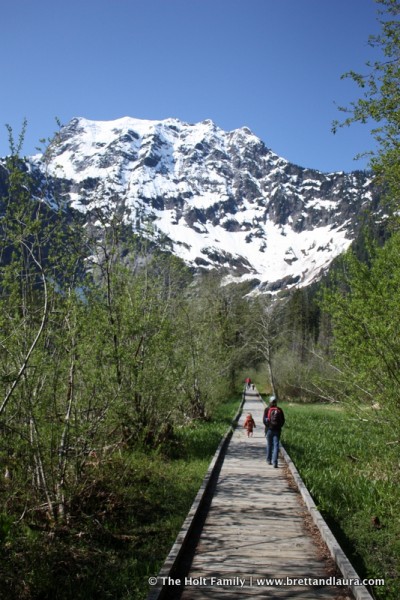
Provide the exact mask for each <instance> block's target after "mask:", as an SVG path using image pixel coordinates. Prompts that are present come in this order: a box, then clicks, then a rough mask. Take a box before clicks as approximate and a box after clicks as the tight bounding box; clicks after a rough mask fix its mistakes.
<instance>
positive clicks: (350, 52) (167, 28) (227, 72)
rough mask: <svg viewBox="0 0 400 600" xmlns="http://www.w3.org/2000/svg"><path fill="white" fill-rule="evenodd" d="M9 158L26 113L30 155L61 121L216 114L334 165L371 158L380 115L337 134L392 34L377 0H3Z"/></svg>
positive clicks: (0, 149) (0, 145)
mask: <svg viewBox="0 0 400 600" xmlns="http://www.w3.org/2000/svg"><path fill="white" fill-rule="evenodd" d="M0 8H1V13H0V14H1V25H0V32H1V35H0V56H1V83H2V86H1V87H2V90H1V93H0V155H1V156H4V155H5V154H7V152H8V140H7V136H8V134H7V129H6V127H5V124H6V123H8V124H10V125H11V126H12V128H13V130H14V132H15V135H16V136H17V135H18V133H19V131H20V127H21V123H22V121H23V119H24V117H26V118H27V120H28V130H27V134H26V137H25V144H24V147H23V153H24V154H33V153H35V152H36V149H35V148H36V147H37V146H38V145H39V140H40V139H41V138H48V137H51V136H52V134H53V133H54V132H55V130H56V127H57V126H56V118H59V119H60V120H61V122H62V123H64V124H65V123H67V122H68V121H70V120H71V119H72V118H74V117H85V118H88V119H98V120H111V119H116V118H120V117H124V116H131V117H136V118H144V119H156V120H158V119H164V118H168V117H176V118H179V119H181V120H183V121H186V122H189V123H195V122H198V121H202V120H204V119H208V118H209V119H212V120H213V121H214V122H215V123H216V124H217V125H218V126H219V127H221V128H222V129H225V130H227V131H230V130H232V129H236V128H238V127H242V126H247V127H249V128H250V129H251V130H252V131H253V133H254V134H255V135H257V136H258V137H260V138H261V139H262V140H263V141H264V142H265V144H266V145H267V147H269V148H271V149H272V150H273V151H274V152H276V153H277V154H279V155H280V156H283V157H284V158H286V159H288V160H290V161H292V162H294V163H296V164H298V165H301V166H304V167H313V168H316V169H320V170H322V171H338V170H344V171H351V170H354V169H357V168H365V167H366V165H367V160H366V159H362V160H359V161H354V160H353V158H354V156H355V155H356V154H357V153H359V152H363V151H367V150H370V149H372V148H373V147H374V146H373V140H372V138H371V136H370V133H369V127H368V126H361V125H355V126H353V127H350V128H345V129H341V130H340V131H339V132H338V133H337V134H336V135H333V134H332V133H331V125H332V121H333V120H334V119H336V118H340V117H341V115H340V113H339V112H338V109H337V105H338V104H339V105H340V104H349V102H350V101H352V100H356V99H357V98H358V97H359V94H360V91H359V89H358V88H357V86H356V85H355V84H354V83H352V82H351V81H349V80H341V79H340V77H341V75H342V74H343V73H345V72H346V71H348V70H350V69H353V70H356V71H362V72H365V63H366V62H367V61H368V60H371V59H372V60H373V58H374V54H373V52H374V51H373V50H372V49H371V48H370V46H369V45H368V37H369V35H370V34H374V33H377V32H378V31H379V24H378V21H377V4H376V3H375V1H374V0H68V1H67V0H35V1H34V0H13V1H12V2H10V1H7V0H1V1H0Z"/></svg>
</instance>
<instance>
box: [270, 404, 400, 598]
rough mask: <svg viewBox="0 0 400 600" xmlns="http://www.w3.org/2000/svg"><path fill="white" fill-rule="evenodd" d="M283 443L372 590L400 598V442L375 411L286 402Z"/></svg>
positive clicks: (373, 592) (389, 596)
mask: <svg viewBox="0 0 400 600" xmlns="http://www.w3.org/2000/svg"><path fill="white" fill-rule="evenodd" d="M282 407H283V409H284V411H285V415H286V425H285V427H284V433H283V435H282V443H283V445H284V447H285V449H286V451H287V452H288V454H289V455H290V457H291V459H292V460H293V462H294V463H295V465H296V468H297V469H298V471H299V472H300V475H301V477H302V479H303V481H304V482H305V484H306V486H307V488H308V490H309V491H310V493H311V494H312V496H313V498H314V501H315V503H316V505H317V507H318V509H319V510H320V512H321V513H322V514H323V516H324V518H325V519H326V521H327V523H328V525H329V526H330V528H331V529H332V531H333V533H334V535H335V536H336V539H337V540H338V541H339V543H340V544H341V546H342V548H343V549H344V551H345V552H346V554H347V556H348V557H349V558H350V560H351V562H352V563H353V566H354V567H355V569H356V571H357V572H358V574H359V576H360V577H362V578H374V579H375V578H384V579H385V587H378V586H375V587H374V588H373V589H372V590H370V591H371V592H372V594H373V597H374V598H377V599H379V600H381V599H382V600H383V599H385V600H398V598H400V577H399V576H400V573H399V570H400V516H399V515H400V463H399V460H400V457H399V441H398V436H397V438H396V437H395V436H394V434H393V433H392V434H390V433H389V432H388V431H385V428H384V426H383V425H382V424H380V423H377V422H376V419H375V416H374V411H373V410H372V409H365V408H364V409H360V411H359V412H358V413H357V412H356V411H353V410H352V411H349V412H347V410H345V409H344V408H341V407H338V406H336V405H315V404H291V403H284V402H283V403H282Z"/></svg>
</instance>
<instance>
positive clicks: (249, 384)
mask: <svg viewBox="0 0 400 600" xmlns="http://www.w3.org/2000/svg"><path fill="white" fill-rule="evenodd" d="M245 381H246V386H247V389H249V388H250V386H251V379H250V377H246V380H245Z"/></svg>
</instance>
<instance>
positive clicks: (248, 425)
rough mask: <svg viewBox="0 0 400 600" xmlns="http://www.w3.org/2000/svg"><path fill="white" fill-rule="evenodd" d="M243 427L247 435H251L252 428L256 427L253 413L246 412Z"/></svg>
mask: <svg viewBox="0 0 400 600" xmlns="http://www.w3.org/2000/svg"><path fill="white" fill-rule="evenodd" d="M243 427H244V428H245V429H246V430H247V437H251V436H252V435H253V429H254V428H255V427H256V424H255V422H254V419H253V415H252V414H251V413H247V417H246V418H245V420H244V423H243Z"/></svg>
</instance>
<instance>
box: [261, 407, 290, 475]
mask: <svg viewBox="0 0 400 600" xmlns="http://www.w3.org/2000/svg"><path fill="white" fill-rule="evenodd" d="M263 423H264V425H265V435H266V438H267V463H268V464H269V465H274V467H275V468H277V467H278V454H279V440H280V437H281V430H282V427H283V426H284V424H285V415H284V413H283V410H282V409H281V408H280V407H279V406H277V400H276V397H275V396H271V397H270V399H269V406H267V407H266V409H265V410H264V416H263Z"/></svg>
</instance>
